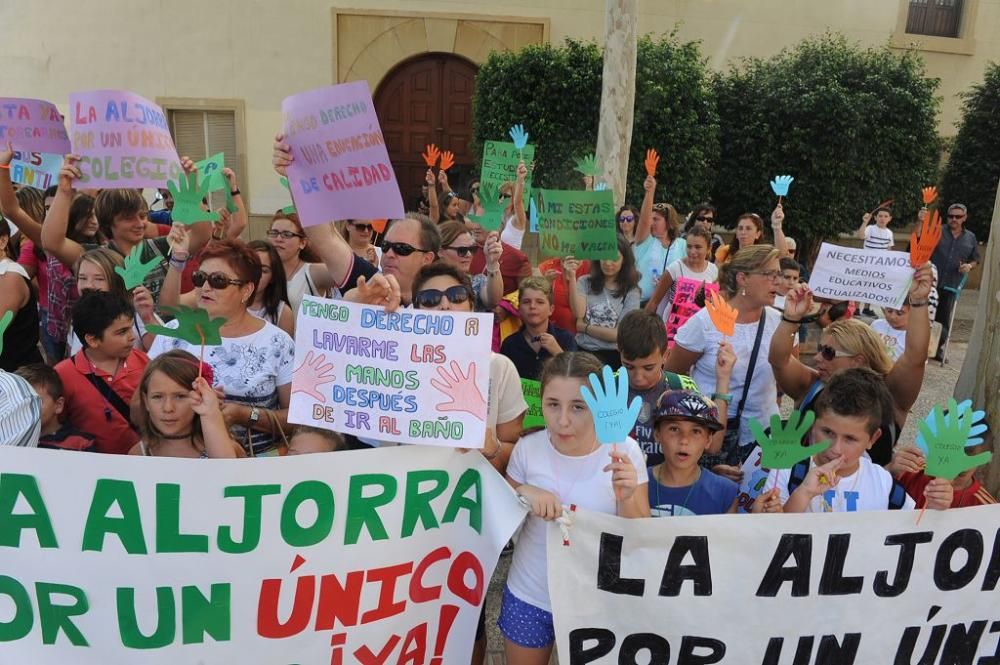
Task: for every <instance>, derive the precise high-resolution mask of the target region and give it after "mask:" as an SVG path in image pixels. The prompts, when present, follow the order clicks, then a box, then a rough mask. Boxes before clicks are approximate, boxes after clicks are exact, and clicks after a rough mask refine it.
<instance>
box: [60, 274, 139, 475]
mask: <svg viewBox="0 0 1000 665" xmlns="http://www.w3.org/2000/svg"><path fill="white" fill-rule="evenodd" d="M134 317H135V311H134V310H133V309H132V305H130V304H129V303H128V302H126V301H124V300H122V299H121V297H119V296H117V295H115V294H114V293H110V292H86V293H84V294H83V296H82V297H81V298H80V299H79V300H78V301H77V302H76V304H75V305H74V306H73V330H74V332H75V333H76V335H77V336H78V337H79V338H80V341H81V342H82V343H83V349H82V350H81V351H79V352H78V353H76V354H75V355H73V356H72V357H71V358H67V359H66V360H63V361H62V362H61V363H59V364H58V365H56V372H58V373H59V378H61V379H62V382H63V388H64V393H63V397H64V398H65V401H66V407H65V411H64V417H65V419H66V422H67V423H68V424H69V425H71V426H72V427H74V428H76V429H79V430H83V431H84V432H90V433H91V434H93V435H94V439H95V442H96V449H97V451H98V452H102V453H118V454H122V455H124V454H127V453H128V451H129V449H130V448H131V447H132V446H133V445H135V444H136V442H138V441H139V434H138V432H137V431H136V429H135V428H134V427H133V425H132V423H131V422H130V419H129V418H130V415H129V406H128V405H129V402H131V400H132V394H133V393H134V392H135V390H136V388H137V387H138V386H139V381H140V380H141V378H142V372H143V370H144V369H145V368H146V364H147V363H149V358H148V357H147V356H146V354H145V353H143V352H142V351H139V350H138V349H136V348H134V347H133V344H134V342H135V328H134V326H133V322H134Z"/></svg>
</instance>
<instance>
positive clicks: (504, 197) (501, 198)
mask: <svg viewBox="0 0 1000 665" xmlns="http://www.w3.org/2000/svg"><path fill="white" fill-rule="evenodd" d="M509 198H511V195H510V194H501V195H500V200H501V201H503V200H504V199H509Z"/></svg>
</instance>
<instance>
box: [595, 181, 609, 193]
mask: <svg viewBox="0 0 1000 665" xmlns="http://www.w3.org/2000/svg"><path fill="white" fill-rule="evenodd" d="M607 188H608V183H606V182H604V181H603V180H602V181H600V182H597V183H594V191H595V192H603V191H604V190H606V189H607Z"/></svg>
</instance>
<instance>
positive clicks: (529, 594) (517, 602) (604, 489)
mask: <svg viewBox="0 0 1000 665" xmlns="http://www.w3.org/2000/svg"><path fill="white" fill-rule="evenodd" d="M604 369H605V370H608V371H607V372H606V374H607V376H606V379H605V381H604V390H605V391H608V394H607V396H605V395H601V396H600V397H602V398H603V399H601V400H600V401H597V400H594V399H593V398H592V397H591V395H590V394H589V389H588V393H587V394H586V395H584V394H582V393H581V388H584V387H585V386H587V384H588V381H587V379H588V377H589V376H591V375H596V374H598V373H599V372H601V363H600V361H598V360H597V358H595V357H594V356H592V355H591V354H589V353H582V352H567V353H562V354H560V355H558V356H556V357H555V358H553V359H551V360H550V361H549V362H548V363H546V365H545V368H544V370H543V371H542V376H541V399H542V414H543V416H544V418H545V429H542V430H540V431H538V432H534V433H532V434H529V435H527V436H525V437H524V438H522V439H521V440H520V441H519V442H518V444H517V446H516V447H515V448H514V453H513V455H511V460H510V465H509V466H508V467H507V481H508V482H509V483H510V484H511V486H512V487H513V488H514V490H515V491H516V492H517V493H518V495H519V496H521V497H522V501H523V502H524V503H525V504H526V505H528V506H529V507H530V509H531V514H530V515H529V516H528V518H527V521H526V522H525V525H524V530H523V531H522V532H521V537H520V539H519V540H518V542H517V545H516V546H515V548H514V558H513V561H512V563H511V568H510V574H509V576H508V578H507V586H506V587H505V589H504V594H503V607H502V609H501V610H500V620H499V621H498V625H499V627H500V631H501V632H502V633H503V635H504V638H505V639H504V651H505V652H506V655H507V662H508V663H510V665H535V664H539V665H544V664H545V663H548V662H549V656H550V655H551V652H552V644H553V642H554V640H555V633H554V629H553V623H552V605H551V602H550V600H549V590H548V577H547V574H546V563H545V552H546V542H547V539H546V525H545V522H546V521H552V520H556V519H559V520H563V519H564V518H563V515H565V509H566V507H569V506H571V505H575V506H579V507H581V508H585V509H587V510H592V511H595V512H602V513H608V514H617V515H619V516H621V517H630V518H634V517H649V500H648V495H647V492H646V490H645V488H644V487H642V484H643V483H645V482H646V475H645V474H641V473H640V472H639V469H642V467H643V459H642V452H641V451H640V450H639V446H638V444H637V443H636V442H635V441H634V440H632V439H631V438H629V437H628V436H627V434H628V430H629V429H631V426H632V424H631V422H626V421H628V420H629V418H628V417H625V418H624V419H623V420H619V421H618V422H617V424H618V425H621V426H623V427H625V428H627V429H624V431H620V430H618V431H609V430H610V428H609V427H607V426H608V425H609V424H611V423H610V422H609V421H611V420H612V419H609V418H602V419H600V420H598V422H595V419H596V416H595V413H594V412H593V411H592V409H591V407H590V406H589V405H588V402H590V403H593V404H594V405H595V406H597V408H598V410H600V411H623V412H627V414H628V415H629V416H631V418H632V419H633V420H634V415H633V411H632V410H631V409H629V408H628V405H627V403H626V399H627V390H626V386H625V385H623V384H624V383H625V382H624V381H621V380H620V379H619V380H618V381H615V380H614V379H612V378H611V375H610V370H609V369H608V368H607V367H605V368H604ZM621 378H624V376H623V375H622V376H621ZM591 383H592V384H596V383H597V381H596V379H592V380H591ZM615 383H618V388H617V390H616V388H615V385H614V384H615ZM609 384H610V385H609ZM594 387H595V389H596V388H597V387H598V386H596V385H595V386H594ZM634 406H636V407H637V406H638V404H635V405H634ZM635 411H638V409H637V408H636V409H635ZM598 427H600V430H598ZM613 427H614V425H612V428H613ZM611 439H616V440H617V443H616V444H615V446H614V447H612V448H609V447H607V446H602V445H601V442H608V441H610V440H611ZM609 458H610V459H609ZM569 534H570V535H569V538H572V533H571V532H569Z"/></svg>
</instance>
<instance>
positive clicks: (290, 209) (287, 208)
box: [278, 176, 295, 215]
mask: <svg viewBox="0 0 1000 665" xmlns="http://www.w3.org/2000/svg"><path fill="white" fill-rule="evenodd" d="M278 182H280V183H281V186H282V187H284V188H285V189H287V190H288V195H289V196H291V194H292V188H291V187H289V186H288V178H286V177H285V176H281V177H280V178H278ZM281 212H283V213H284V214H286V215H291V214H292V213H294V212H295V204H292V205H290V206H285V207H284V208H282V209H281Z"/></svg>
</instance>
